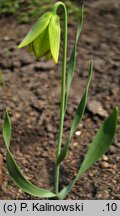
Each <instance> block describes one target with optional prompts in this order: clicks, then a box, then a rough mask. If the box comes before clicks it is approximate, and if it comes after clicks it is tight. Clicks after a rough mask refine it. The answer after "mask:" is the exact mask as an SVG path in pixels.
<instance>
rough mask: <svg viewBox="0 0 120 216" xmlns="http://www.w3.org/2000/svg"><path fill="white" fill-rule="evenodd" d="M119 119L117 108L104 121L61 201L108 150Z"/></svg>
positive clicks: (62, 191) (63, 191)
mask: <svg viewBox="0 0 120 216" xmlns="http://www.w3.org/2000/svg"><path fill="white" fill-rule="evenodd" d="M117 119H118V109H117V108H115V109H114V110H113V112H112V114H111V115H110V116H109V117H108V118H107V119H106V120H105V121H104V123H103V124H102V126H101V127H100V128H99V130H98V132H97V134H96V135H95V137H94V139H93V141H92V143H91V144H90V146H89V149H88V152H87V154H86V156H85V159H84V160H83V163H82V165H81V167H80V169H79V171H78V174H77V176H76V177H75V179H73V180H72V181H71V183H70V184H69V185H68V186H66V187H65V188H64V189H62V190H61V191H60V193H59V194H58V197H59V199H64V198H65V197H66V196H67V195H68V193H69V192H70V190H71V189H72V187H73V186H74V184H75V183H76V181H77V180H78V179H79V178H80V177H81V176H82V175H83V173H85V172H86V171H87V170H88V169H89V168H90V167H91V166H92V165H93V164H94V163H95V162H96V161H97V160H98V159H99V158H100V157H101V156H102V155H103V154H104V153H105V152H106V151H107V150H108V148H109V146H110V145H111V143H112V141H113V138H114V136H115V132H116V127H117Z"/></svg>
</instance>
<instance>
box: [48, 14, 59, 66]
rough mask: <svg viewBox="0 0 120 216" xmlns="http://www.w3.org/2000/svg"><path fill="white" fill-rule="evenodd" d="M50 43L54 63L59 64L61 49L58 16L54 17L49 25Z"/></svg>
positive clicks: (54, 15)
mask: <svg viewBox="0 0 120 216" xmlns="http://www.w3.org/2000/svg"><path fill="white" fill-rule="evenodd" d="M49 42H50V51H51V54H52V58H53V60H54V63H55V64H57V62H58V56H59V47H60V22H59V16H58V15H56V14H53V15H52V18H51V20H50V23H49Z"/></svg>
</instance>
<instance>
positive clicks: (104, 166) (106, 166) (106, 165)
mask: <svg viewBox="0 0 120 216" xmlns="http://www.w3.org/2000/svg"><path fill="white" fill-rule="evenodd" d="M100 166H101V168H103V169H106V168H109V167H110V165H109V163H107V162H102V163H101V164H100Z"/></svg>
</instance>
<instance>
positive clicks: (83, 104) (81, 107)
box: [57, 61, 93, 164]
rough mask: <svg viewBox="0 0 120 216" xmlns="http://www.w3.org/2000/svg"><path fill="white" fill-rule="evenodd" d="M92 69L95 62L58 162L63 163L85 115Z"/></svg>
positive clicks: (90, 67)
mask: <svg viewBox="0 0 120 216" xmlns="http://www.w3.org/2000/svg"><path fill="white" fill-rule="evenodd" d="M92 70H93V62H92V61H91V62H90V65H89V75H88V81H87V85H86V88H85V91H84V93H83V96H82V99H81V101H80V103H79V106H78V108H77V110H76V113H75V116H74V118H73V121H72V126H71V129H70V136H69V138H68V140H67V142H66V144H65V145H64V147H63V148H62V149H61V153H60V155H59V157H58V160H57V163H58V164H59V163H61V162H62V161H63V160H64V158H65V157H66V154H67V151H68V146H69V144H70V141H71V138H72V136H73V134H74V132H75V130H76V128H77V127H78V124H79V123H80V121H81V119H82V117H83V115H84V111H85V107H86V103H87V95H88V90H89V86H90V82H91V78H92Z"/></svg>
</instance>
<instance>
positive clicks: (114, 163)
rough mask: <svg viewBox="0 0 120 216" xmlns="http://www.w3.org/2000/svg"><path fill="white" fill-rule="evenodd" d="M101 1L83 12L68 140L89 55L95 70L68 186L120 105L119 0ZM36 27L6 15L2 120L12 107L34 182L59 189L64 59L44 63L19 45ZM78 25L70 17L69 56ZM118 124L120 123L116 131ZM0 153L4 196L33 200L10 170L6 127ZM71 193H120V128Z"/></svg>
mask: <svg viewBox="0 0 120 216" xmlns="http://www.w3.org/2000/svg"><path fill="white" fill-rule="evenodd" d="M92 2H93V3H92ZM97 3H98V4H97ZM97 3H96V4H94V1H91V3H90V5H89V6H88V11H87V14H86V16H85V18H84V27H83V31H82V35H81V39H80V41H79V46H78V52H77V66H76V73H75V78H74V81H73V84H72V89H71V92H70V97H69V106H68V110H67V114H66V117H65V127H64V137H63V143H64V142H65V140H66V135H67V134H68V132H69V128H70V122H71V119H72V116H73V114H74V112H75V109H76V107H77V105H78V103H79V101H80V98H81V94H82V91H83V88H84V86H85V82H86V79H87V75H88V61H89V59H91V58H93V59H94V73H93V79H92V84H91V87H90V91H89V98H88V105H87V109H86V113H85V116H84V119H83V121H82V123H81V124H80V125H79V127H78V131H80V132H81V134H80V136H77V134H76V135H74V137H73V140H72V143H71V146H70V149H69V154H68V156H67V158H66V160H65V162H64V163H63V164H62V166H61V179H60V187H61V188H62V187H63V186H65V185H66V184H67V183H68V182H69V181H70V179H72V178H73V177H74V176H75V174H76V172H77V169H78V167H79V165H80V163H81V161H82V160H83V157H84V155H85V153H86V150H87V146H88V144H89V143H90V141H91V139H92V136H93V135H94V134H95V132H96V130H97V128H98V127H99V125H100V124H101V123H102V122H103V120H104V119H105V117H106V116H107V115H108V114H109V113H111V112H112V109H113V107H114V106H118V107H119V105H120V94H119V92H120V12H119V11H120V4H119V2H117V1H114V0H113V1H109V4H104V3H102V1H97ZM103 4H104V6H103ZM29 28H30V25H18V24H17V23H16V21H15V20H14V18H13V17H9V18H4V19H1V20H0V29H1V31H0V68H1V69H2V71H3V75H4V79H5V82H6V86H5V87H3V86H2V85H0V125H2V122H3V112H4V110H5V109H6V108H8V109H9V112H10V115H11V121H12V127H13V134H12V141H11V146H12V152H13V154H14V157H15V159H16V160H17V162H18V164H19V166H20V167H21V169H22V170H23V172H24V173H25V175H26V176H27V177H28V179H29V180H30V181H31V182H33V183H34V184H36V185H38V186H40V187H43V188H52V187H53V184H54V178H53V177H54V165H55V164H54V161H55V147H56V143H57V138H58V126H59V107H60V102H59V100H60V83H61V57H60V61H59V64H58V66H54V65H53V63H52V62H48V63H45V62H44V60H40V61H37V60H36V59H35V58H34V57H33V56H32V55H30V54H28V53H27V51H26V50H25V49H23V50H18V49H17V44H18V43H19V42H20V41H21V40H22V38H23V36H24V35H25V34H26V33H27V31H28V29H29ZM76 28H77V26H76V23H74V21H73V22H72V21H70V22H69V36H68V54H69V53H70V50H71V48H72V45H73V42H74V39H75V32H76ZM99 108H100V110H101V111H100V112H99ZM119 129H120V124H119V125H118V130H117V132H119ZM0 153H1V154H2V155H3V158H4V163H3V183H2V186H1V190H0V199H33V197H31V196H29V195H27V194H25V193H24V192H22V191H21V190H20V189H19V188H18V187H17V186H15V185H14V183H13V181H12V180H11V178H10V176H9V175H8V171H7V168H6V159H5V154H6V150H5V148H4V144H3V139H2V133H1V132H0ZM35 199H36V197H35ZM67 199H73V200H74V199H78V200H79V199H120V134H119V133H117V134H116V138H115V141H114V143H113V145H112V146H111V147H110V149H109V151H108V152H107V153H106V156H103V158H101V159H100V160H99V161H98V162H97V163H96V164H95V165H94V166H93V167H92V168H91V169H90V170H89V171H88V172H87V173H85V174H84V175H83V176H82V177H81V179H80V180H79V181H78V182H77V184H76V185H75V187H74V188H73V190H72V191H71V193H70V194H69V196H68V198H67Z"/></svg>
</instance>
